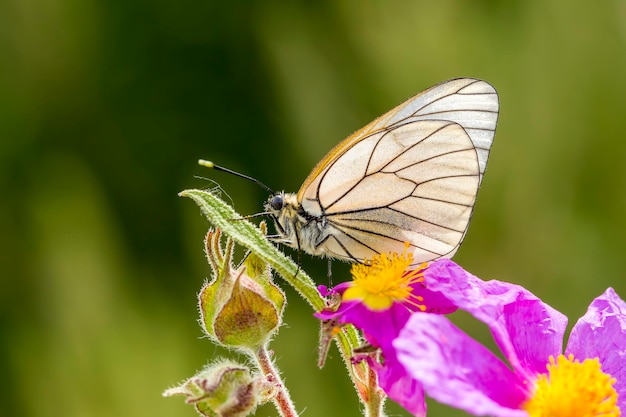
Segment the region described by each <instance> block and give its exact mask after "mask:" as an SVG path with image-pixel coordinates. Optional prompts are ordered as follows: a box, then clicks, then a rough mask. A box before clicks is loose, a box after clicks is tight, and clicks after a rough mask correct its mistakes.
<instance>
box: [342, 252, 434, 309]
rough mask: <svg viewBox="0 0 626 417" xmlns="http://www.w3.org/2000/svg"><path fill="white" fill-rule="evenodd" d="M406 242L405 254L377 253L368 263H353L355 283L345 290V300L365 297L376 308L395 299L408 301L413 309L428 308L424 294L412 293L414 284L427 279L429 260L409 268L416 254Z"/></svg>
mask: <svg viewBox="0 0 626 417" xmlns="http://www.w3.org/2000/svg"><path fill="white" fill-rule="evenodd" d="M408 247H409V244H408V243H405V245H404V251H403V252H402V253H401V254H397V253H391V254H386V253H383V254H381V255H375V256H374V257H373V258H372V260H371V261H366V262H365V264H354V265H352V269H351V271H350V272H351V273H352V277H353V280H354V281H353V286H352V287H350V288H348V289H347V290H346V291H345V293H344V294H343V298H344V300H361V301H362V302H363V303H364V304H366V305H367V306H368V307H369V308H370V309H372V310H385V309H387V308H389V307H391V305H392V304H393V303H394V302H401V303H404V304H407V305H408V307H409V308H410V309H411V310H421V311H425V310H426V307H425V306H424V305H422V304H420V302H422V301H423V297H420V296H416V295H413V294H412V287H411V285H412V284H415V283H417V282H422V281H424V276H423V272H424V269H425V268H426V265H427V264H426V263H423V264H422V265H420V266H419V267H418V268H417V269H414V270H411V271H406V269H407V268H408V267H409V266H410V265H411V264H412V263H413V254H412V253H407V250H408Z"/></svg>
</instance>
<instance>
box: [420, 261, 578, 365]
mask: <svg viewBox="0 0 626 417" xmlns="http://www.w3.org/2000/svg"><path fill="white" fill-rule="evenodd" d="M424 283H425V285H426V286H427V287H428V288H429V289H431V290H432V291H440V292H441V293H443V294H445V296H446V297H447V298H448V299H450V300H451V301H452V302H453V303H455V304H456V305H457V306H458V307H459V308H460V309H462V310H465V311H467V312H469V313H470V314H472V315H473V316H474V317H476V318H477V319H478V320H480V321H482V322H484V323H485V324H487V326H489V328H490V330H491V332H492V334H493V336H494V339H495V341H496V343H497V344H498V347H499V348H500V349H501V350H502V352H503V353H504V355H505V356H506V358H507V359H508V360H509V361H510V362H511V365H512V366H513V367H514V369H515V370H516V371H518V372H520V373H522V374H523V375H526V376H527V377H530V376H531V375H533V374H535V373H537V372H544V371H545V365H546V363H547V361H548V357H549V356H550V355H553V356H555V357H556V356H557V355H559V354H560V353H561V352H562V343H563V335H564V333H565V327H566V326H567V318H566V317H565V316H564V315H563V314H561V313H559V312H558V311H556V310H554V309H553V308H552V307H550V306H549V305H547V304H545V303H543V302H542V301H541V300H540V299H539V298H537V297H536V296H535V295H533V294H532V293H531V292H529V291H528V290H526V289H525V288H523V287H521V286H519V285H515V284H509V283H506V282H501V281H496V280H492V281H483V280H481V279H479V278H477V277H475V276H473V275H472V274H470V273H468V272H466V271H465V270H463V268H461V267H460V266H458V265H457V264H455V263H454V262H452V261H450V260H447V259H445V260H440V261H437V262H434V263H432V264H431V265H430V267H429V268H428V269H427V270H426V271H425V273H424Z"/></svg>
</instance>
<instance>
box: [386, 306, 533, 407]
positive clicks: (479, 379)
mask: <svg viewBox="0 0 626 417" xmlns="http://www.w3.org/2000/svg"><path fill="white" fill-rule="evenodd" d="M393 346H394V347H395V349H396V355H397V359H398V362H399V364H402V366H403V368H404V371H405V372H406V373H407V375H408V376H410V377H411V378H414V379H415V380H417V381H418V382H419V383H420V384H421V385H422V386H423V387H424V390H425V391H426V393H427V394H428V395H429V396H430V397H432V398H434V399H436V400H437V401H439V402H441V403H444V404H448V405H450V406H453V407H456V408H460V409H463V410H465V411H467V412H469V413H471V414H474V415H481V416H482V415H490V416H495V417H527V413H526V412H525V411H522V410H520V407H521V406H522V404H523V403H524V401H526V399H527V398H528V395H529V393H528V391H527V388H528V386H527V385H525V384H524V382H523V381H522V380H521V379H520V378H519V377H518V375H516V374H515V373H514V372H512V371H511V370H510V369H509V368H508V367H507V366H506V364H504V363H503V362H502V361H501V360H500V359H499V358H497V357H496V356H495V355H494V354H492V353H491V352H490V351H489V350H488V349H487V348H485V347H484V346H482V345H481V344H480V343H478V342H476V341H475V340H473V339H471V338H470V337H469V336H467V335H466V334H465V333H463V332H462V331H461V330H459V329H458V328H457V327H456V326H454V325H453V324H452V323H451V322H450V321H449V320H448V319H447V318H445V317H443V316H439V315H435V314H427V313H424V314H414V315H413V316H411V318H410V319H409V321H408V322H407V324H406V326H405V328H404V329H403V330H402V332H401V333H400V336H399V337H398V338H397V339H396V340H395V341H394V342H393Z"/></svg>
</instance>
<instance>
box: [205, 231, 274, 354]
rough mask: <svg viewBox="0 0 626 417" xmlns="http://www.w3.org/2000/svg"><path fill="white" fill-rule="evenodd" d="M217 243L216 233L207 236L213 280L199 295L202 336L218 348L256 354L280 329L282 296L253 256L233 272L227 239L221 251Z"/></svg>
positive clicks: (268, 271)
mask: <svg viewBox="0 0 626 417" xmlns="http://www.w3.org/2000/svg"><path fill="white" fill-rule="evenodd" d="M219 239H220V232H219V231H216V232H209V234H208V236H207V257H208V258H209V263H210V265H211V268H212V269H213V279H212V280H211V282H209V283H208V284H206V285H205V286H204V287H203V288H202V290H201V291H200V294H199V304H200V313H201V324H202V327H203V329H204V331H205V333H206V334H207V335H208V336H209V337H210V338H211V339H213V340H214V341H215V342H216V343H218V344H220V345H223V346H226V347H230V348H235V349H244V350H250V349H251V350H256V349H257V348H258V347H260V346H262V345H264V344H265V343H266V342H267V341H268V340H269V339H270V337H271V336H272V335H273V334H274V332H275V331H276V330H277V329H278V327H279V326H280V324H281V322H282V314H283V308H284V304H285V298H284V294H283V292H282V291H281V290H280V288H278V287H277V286H276V285H275V284H274V283H273V282H272V281H271V275H270V269H269V267H268V266H267V264H266V263H264V262H262V261H261V260H260V259H259V258H258V257H256V256H255V255H254V254H249V255H248V256H247V259H246V261H245V262H244V264H243V265H241V266H239V267H238V268H236V269H235V268H233V266H232V265H231V259H232V252H233V243H232V241H231V240H230V239H228V240H227V242H226V248H225V250H222V248H221V246H220V242H219Z"/></svg>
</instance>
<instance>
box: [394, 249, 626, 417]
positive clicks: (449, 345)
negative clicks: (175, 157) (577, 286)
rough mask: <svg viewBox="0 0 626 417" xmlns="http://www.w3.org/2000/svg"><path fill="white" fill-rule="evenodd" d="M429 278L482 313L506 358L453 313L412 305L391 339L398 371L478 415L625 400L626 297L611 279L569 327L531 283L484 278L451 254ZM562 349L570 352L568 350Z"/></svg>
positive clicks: (583, 416)
mask: <svg viewBox="0 0 626 417" xmlns="http://www.w3.org/2000/svg"><path fill="white" fill-rule="evenodd" d="M424 284H425V285H426V286H427V287H428V288H429V289H430V290H432V291H441V292H445V294H446V297H448V299H449V300H450V301H451V302H452V303H453V304H455V305H456V306H458V307H459V308H460V309H463V310H466V311H468V312H469V313H471V314H472V315H473V316H474V317H475V318H477V319H479V320H481V321H483V322H484V323H485V324H487V326H489V329H490V330H491V333H492V334H493V336H494V339H495V341H496V344H497V346H498V347H499V349H500V350H501V351H502V353H503V355H504V357H505V358H506V360H507V361H508V365H507V363H505V362H504V361H502V360H501V359H500V358H498V357H497V356H496V355H495V354H493V353H492V352H490V351H489V350H488V349H487V348H485V347H484V346H482V345H481V344H480V343H478V342H477V341H475V340H474V339H472V338H470V337H469V336H468V335H466V334H465V333H463V332H462V331H461V330H460V329H459V328H457V327H456V326H454V325H453V324H452V323H451V322H450V321H449V320H448V319H447V318H445V317H442V316H439V315H436V314H413V315H412V316H411V317H410V319H409V320H407V322H406V324H405V326H404V328H403V329H402V331H401V332H400V333H399V336H398V337H397V338H395V339H394V340H393V341H392V343H391V344H392V346H393V350H394V354H393V356H394V357H395V361H394V366H396V365H397V366H398V369H396V370H394V373H395V374H397V375H400V377H401V378H403V379H405V380H412V381H414V382H415V383H416V384H419V385H420V386H422V387H423V389H424V390H425V392H426V394H427V395H429V396H431V397H433V398H434V399H436V400H437V401H440V402H442V403H446V404H448V405H451V406H454V407H457V408H460V409H463V410H465V411H467V412H469V413H471V414H474V415H490V416H496V417H500V416H502V417H505V416H506V417H511V416H515V417H517V416H531V417H539V416H556V417H560V416H563V417H566V416H572V415H575V416H579V417H592V416H600V415H601V416H604V417H609V416H614V417H616V416H619V415H620V409H622V408H623V407H625V406H626V366H625V365H626V361H625V360H624V358H625V357H626V303H624V301H622V300H621V299H620V298H619V297H618V296H617V294H615V292H614V291H613V289H611V288H609V289H608V290H607V291H606V292H605V293H604V294H602V295H601V296H599V297H598V298H596V299H595V300H594V301H593V302H592V303H591V305H590V306H589V309H588V311H587V313H586V314H585V315H584V316H583V317H582V318H581V319H580V320H579V321H578V323H576V325H575V326H574V328H573V329H572V332H571V335H570V338H569V341H568V344H567V347H566V349H565V352H563V350H562V343H563V337H564V333H565V327H566V324H567V320H566V318H565V317H564V316H563V315H562V314H561V313H559V312H557V311H556V310H554V309H552V308H551V307H550V306H548V305H547V304H545V303H543V302H542V301H541V300H540V299H538V298H537V297H536V296H534V295H533V294H531V293H530V292H529V291H527V290H526V289H524V288H522V287H520V286H517V285H513V284H508V283H504V282H499V281H488V282H484V281H482V280H480V279H478V278H476V277H474V276H472V275H471V274H469V273H467V272H466V271H464V270H463V269H462V268H460V267H459V266H458V265H456V264H454V263H453V262H451V261H448V260H443V261H438V262H436V263H434V264H432V265H431V266H430V267H429V268H428V269H427V270H426V271H425V272H424ZM563 353H564V354H563Z"/></svg>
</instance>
